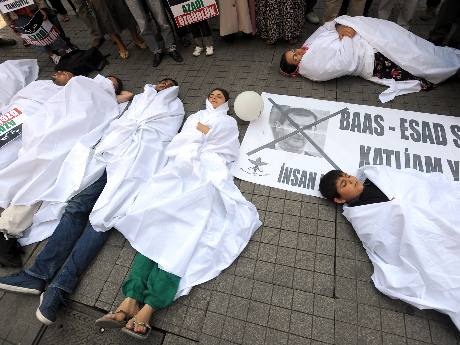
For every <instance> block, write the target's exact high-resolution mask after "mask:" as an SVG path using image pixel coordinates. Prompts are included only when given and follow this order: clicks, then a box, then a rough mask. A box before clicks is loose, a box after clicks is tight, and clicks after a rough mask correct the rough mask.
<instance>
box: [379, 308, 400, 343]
mask: <svg viewBox="0 0 460 345" xmlns="http://www.w3.org/2000/svg"><path fill="white" fill-rule="evenodd" d="M380 313H381V316H382V331H384V332H387V333H392V334H396V335H399V336H402V337H405V336H406V329H405V323H404V314H402V313H398V312H396V311H392V310H386V309H381V310H380Z"/></svg>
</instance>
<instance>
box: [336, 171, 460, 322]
mask: <svg viewBox="0 0 460 345" xmlns="http://www.w3.org/2000/svg"><path fill="white" fill-rule="evenodd" d="M360 174H361V175H363V177H362V179H365V178H368V179H369V180H371V181H372V182H373V183H374V184H375V185H376V186H377V187H378V188H380V190H381V191H382V192H383V193H384V194H385V195H386V196H387V197H388V199H389V200H390V201H387V202H382V203H376V204H368V205H362V206H355V207H347V206H344V210H343V214H344V216H345V217H346V218H347V219H348V220H349V221H350V223H351V224H352V225H353V227H354V229H355V230H356V233H357V234H358V236H359V238H360V239H361V241H362V243H363V246H364V248H365V249H366V252H367V254H368V255H369V258H370V260H371V261H372V264H373V265H374V274H373V275H372V280H373V281H374V284H375V287H376V288H377V289H378V290H380V291H381V292H382V293H384V294H386V295H388V296H390V297H392V298H398V299H401V300H403V301H404V302H407V303H409V304H412V305H414V306H416V307H417V308H419V309H435V310H437V311H440V312H441V313H445V314H447V315H449V316H450V318H451V319H452V321H453V322H454V323H455V325H456V326H457V328H458V329H460V274H459V267H460V250H459V248H460V228H459V224H460V212H459V210H460V182H453V181H450V180H448V179H447V178H446V177H445V176H444V175H442V174H440V173H432V174H423V173H421V172H418V171H416V170H411V169H407V170H396V169H393V168H389V167H385V166H369V167H363V168H362V169H360ZM358 177H360V176H359V175H358Z"/></svg>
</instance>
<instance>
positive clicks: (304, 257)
mask: <svg viewBox="0 0 460 345" xmlns="http://www.w3.org/2000/svg"><path fill="white" fill-rule="evenodd" d="M294 266H295V267H296V268H302V269H305V270H310V271H313V270H314V269H315V253H312V252H307V251H304V250H297V251H296V257H295V264H294Z"/></svg>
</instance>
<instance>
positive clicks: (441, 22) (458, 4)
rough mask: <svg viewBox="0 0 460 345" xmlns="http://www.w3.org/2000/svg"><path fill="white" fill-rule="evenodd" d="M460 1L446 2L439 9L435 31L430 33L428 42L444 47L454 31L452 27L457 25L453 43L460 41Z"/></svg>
mask: <svg viewBox="0 0 460 345" xmlns="http://www.w3.org/2000/svg"><path fill="white" fill-rule="evenodd" d="M459 18H460V1H458V0H445V1H444V2H443V3H442V5H441V7H440V8H439V13H438V17H437V18H436V22H435V24H434V27H433V29H432V30H431V31H430V35H429V38H428V40H429V41H431V42H433V43H434V44H436V45H442V44H443V43H444V41H445V40H446V38H447V36H448V35H449V33H450V30H451V29H452V25H453V24H454V23H457V30H456V32H454V33H453V35H452V38H451V41H453V42H451V43H455V41H456V40H457V43H458V42H459V41H460V37H459V36H460V28H459V26H460V19H459Z"/></svg>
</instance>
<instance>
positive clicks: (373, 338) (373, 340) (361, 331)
mask: <svg viewBox="0 0 460 345" xmlns="http://www.w3.org/2000/svg"><path fill="white" fill-rule="evenodd" d="M358 344H366V345H367V344H368V345H381V344H382V335H381V332H379V331H376V330H373V329H369V328H364V327H358Z"/></svg>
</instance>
